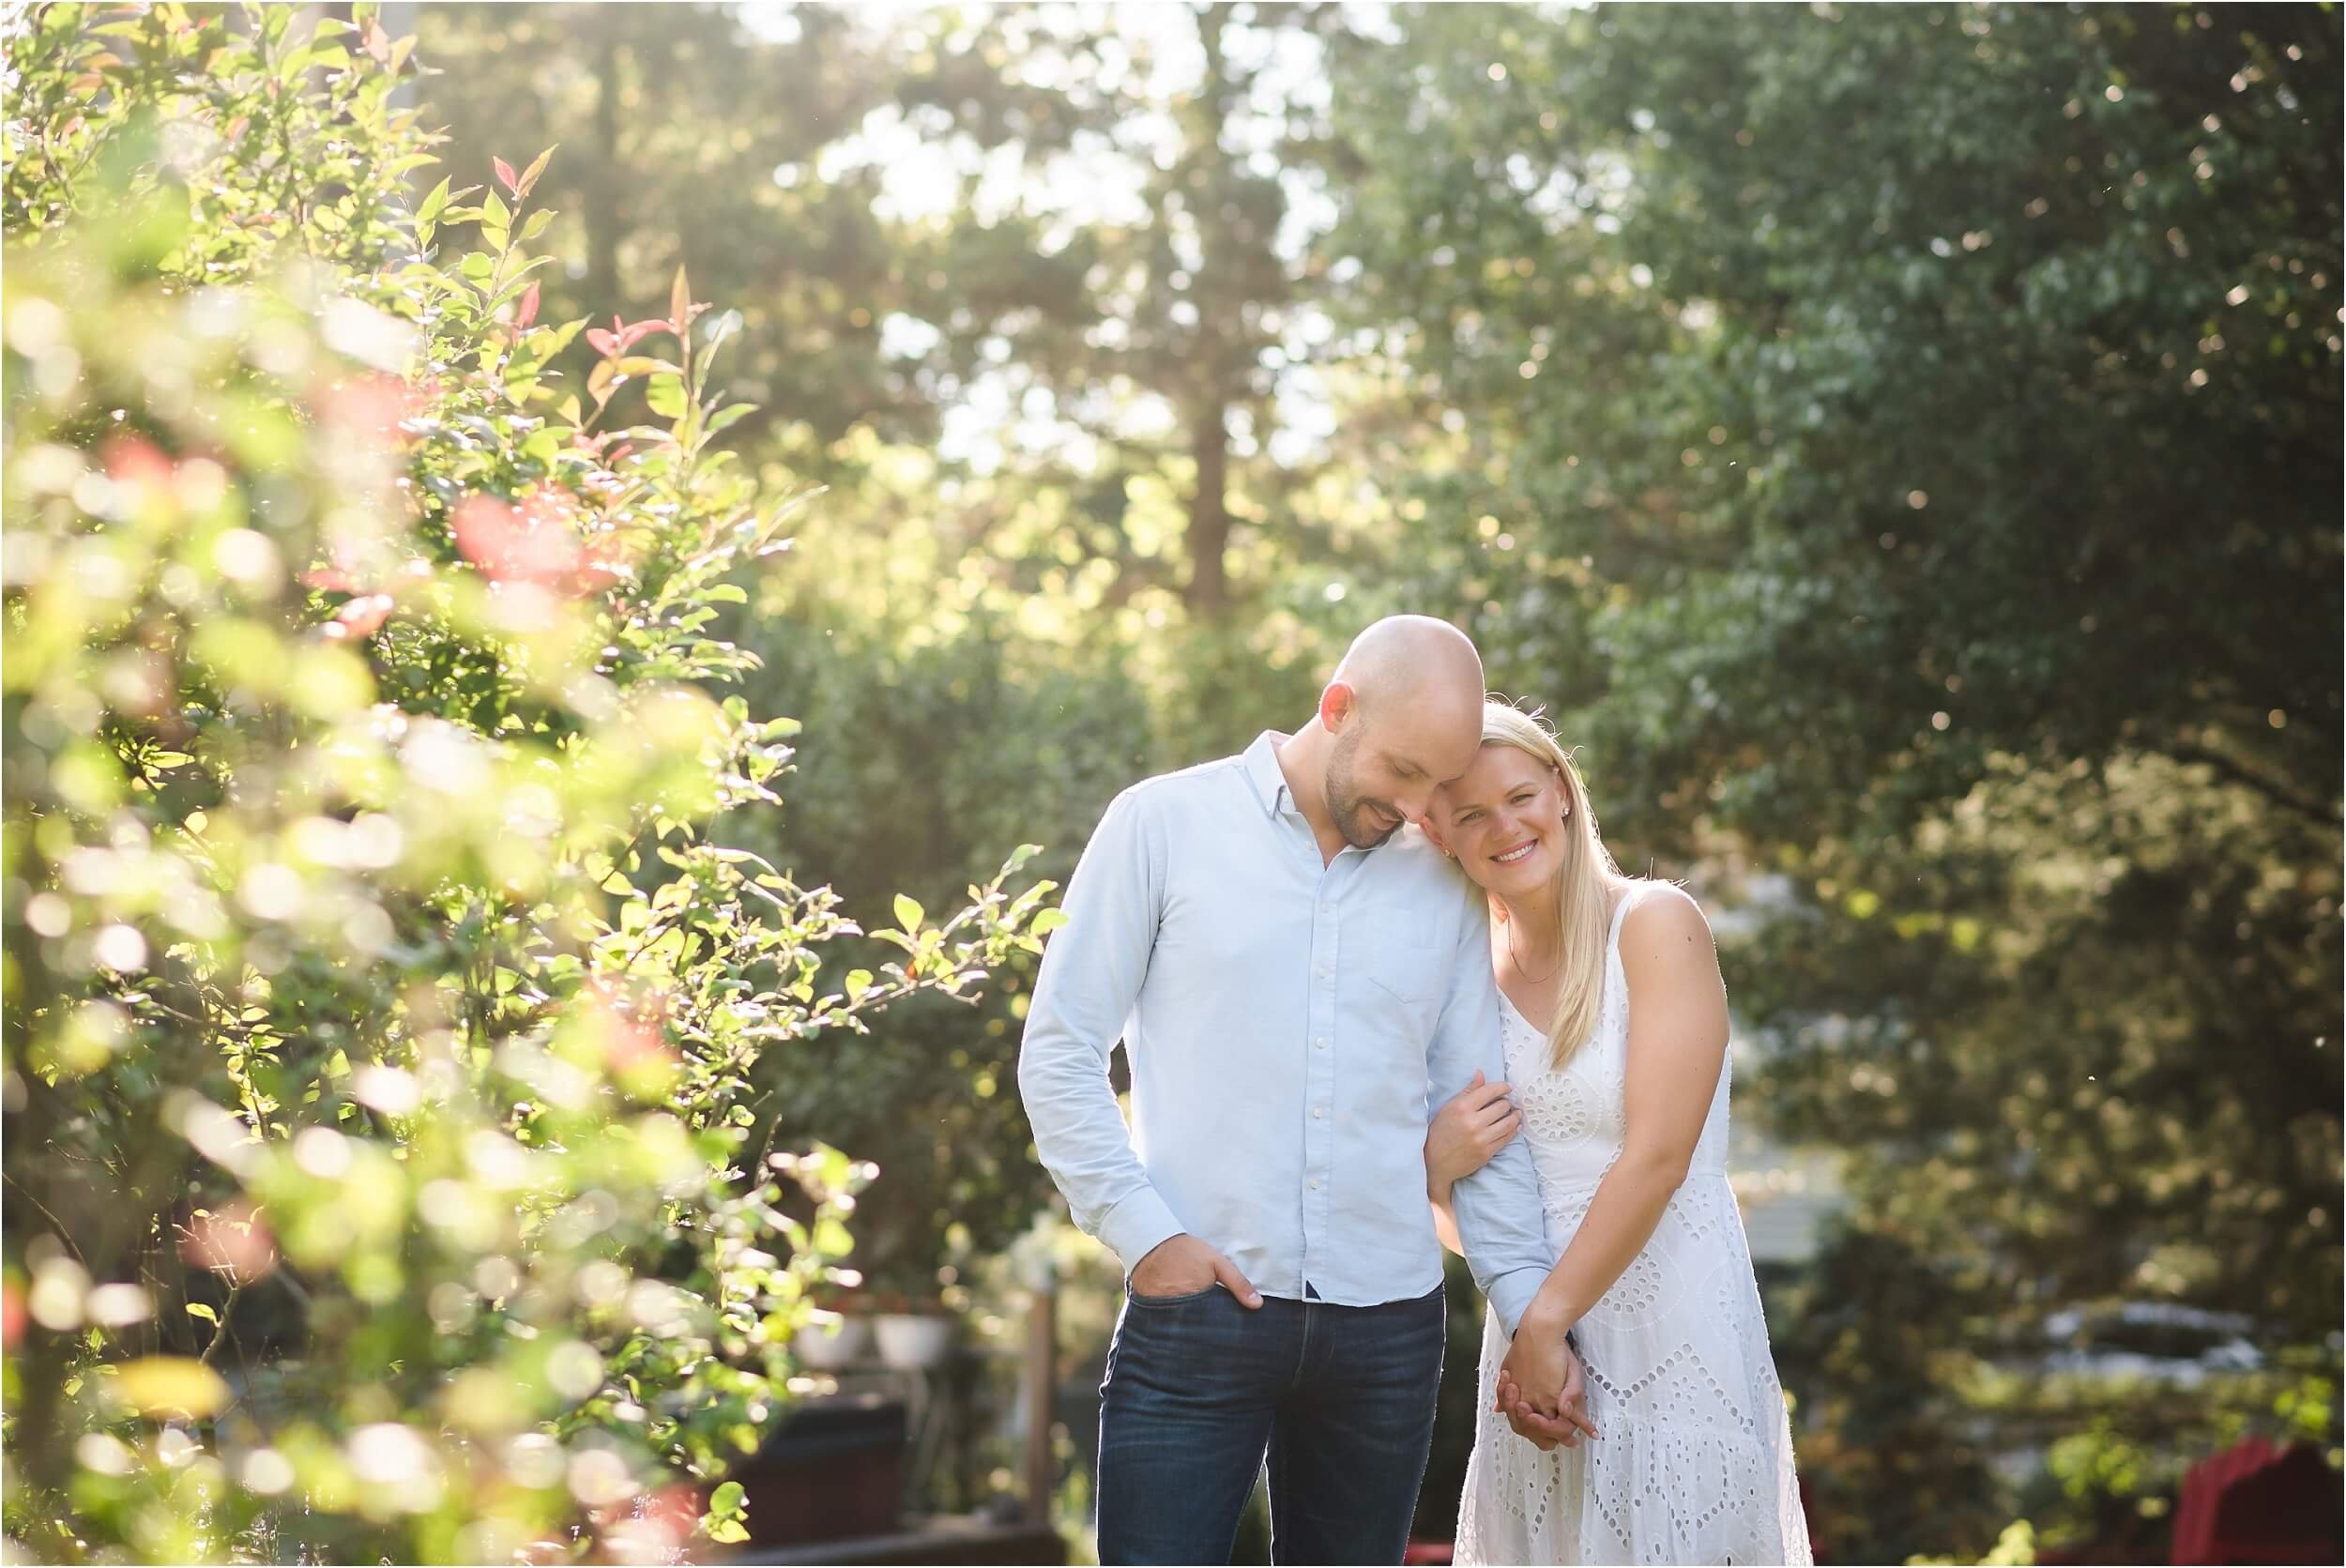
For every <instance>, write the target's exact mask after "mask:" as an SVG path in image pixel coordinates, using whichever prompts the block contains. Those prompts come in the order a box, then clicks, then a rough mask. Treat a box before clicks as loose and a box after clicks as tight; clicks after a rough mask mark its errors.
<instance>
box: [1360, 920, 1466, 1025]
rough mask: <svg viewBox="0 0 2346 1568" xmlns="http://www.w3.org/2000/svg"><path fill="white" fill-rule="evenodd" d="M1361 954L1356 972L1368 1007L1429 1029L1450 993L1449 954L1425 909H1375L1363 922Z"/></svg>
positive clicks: (1435, 922) (1435, 923)
mask: <svg viewBox="0 0 2346 1568" xmlns="http://www.w3.org/2000/svg"><path fill="white" fill-rule="evenodd" d="M1362 926H1363V936H1364V937H1365V940H1364V941H1363V950H1364V951H1361V952H1359V953H1357V954H1355V955H1354V956H1355V958H1356V960H1357V967H1356V969H1355V972H1356V973H1358V974H1360V975H1361V976H1363V978H1364V979H1365V980H1366V981H1367V982H1368V984H1367V987H1366V997H1367V1000H1368V1001H1369V1002H1370V1004H1371V1005H1382V1006H1391V1007H1396V1008H1398V1009H1399V1010H1400V1012H1401V1014H1402V1016H1403V1017H1404V1018H1405V1019H1407V1020H1408V1022H1409V1025H1410V1027H1411V1028H1414V1029H1418V1030H1425V1029H1430V1028H1433V1026H1434V1022H1435V1020H1436V1019H1437V1018H1438V1017H1439V1016H1440V1012H1441V1004H1442V998H1443V997H1446V996H1447V995H1448V994H1449V991H1450V951H1449V948H1448V947H1447V946H1446V945H1445V944H1444V943H1443V942H1442V940H1441V933H1440V929H1439V922H1437V921H1435V920H1434V918H1433V916H1432V914H1431V912H1430V911H1422V910H1415V909H1387V910H1379V911H1378V912H1377V913H1375V914H1372V915H1369V916H1367V917H1366V918H1365V919H1364V920H1363V922H1362Z"/></svg>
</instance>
